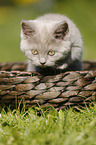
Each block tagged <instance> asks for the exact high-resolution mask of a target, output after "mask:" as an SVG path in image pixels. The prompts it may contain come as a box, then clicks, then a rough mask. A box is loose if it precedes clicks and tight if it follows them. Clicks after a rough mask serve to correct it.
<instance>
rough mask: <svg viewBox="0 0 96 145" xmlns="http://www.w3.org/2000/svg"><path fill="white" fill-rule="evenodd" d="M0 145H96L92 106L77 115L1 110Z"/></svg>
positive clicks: (70, 111)
mask: <svg viewBox="0 0 96 145" xmlns="http://www.w3.org/2000/svg"><path fill="white" fill-rule="evenodd" d="M38 111H39V114H38ZM0 145H96V105H95V106H94V107H92V106H90V107H89V108H87V107H85V109H83V110H81V109H78V111H77V110H74V109H72V108H69V109H67V110H59V111H56V110H55V109H54V108H47V109H40V108H36V109H35V110H34V109H32V108H29V109H28V110H27V111H24V110H22V111H21V112H20V111H19V109H17V110H13V111H11V110H9V111H8V112H5V110H4V109H3V110H2V111H1V115H0Z"/></svg>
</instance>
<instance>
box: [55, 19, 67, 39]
mask: <svg viewBox="0 0 96 145" xmlns="http://www.w3.org/2000/svg"><path fill="white" fill-rule="evenodd" d="M68 31H69V30H68V24H67V23H66V22H61V23H60V25H59V26H57V28H56V30H55V33H54V37H55V38H56V39H63V38H64V36H65V35H66V34H67V33H68Z"/></svg>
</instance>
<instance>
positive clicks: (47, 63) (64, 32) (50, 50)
mask: <svg viewBox="0 0 96 145" xmlns="http://www.w3.org/2000/svg"><path fill="white" fill-rule="evenodd" d="M21 50H22V51H23V53H24V54H25V56H26V57H27V58H28V67H27V71H37V72H39V73H41V74H43V75H54V74H58V73H60V72H65V71H71V70H72V71H75V70H82V63H81V58H82V51H83V43H82V39H81V34H80V32H79V30H78V28H77V27H76V25H75V24H74V23H73V22H72V21H71V20H70V19H69V18H67V17H66V16H64V15H60V14H46V15H44V16H41V17H39V18H37V19H35V20H23V21H22V22H21Z"/></svg>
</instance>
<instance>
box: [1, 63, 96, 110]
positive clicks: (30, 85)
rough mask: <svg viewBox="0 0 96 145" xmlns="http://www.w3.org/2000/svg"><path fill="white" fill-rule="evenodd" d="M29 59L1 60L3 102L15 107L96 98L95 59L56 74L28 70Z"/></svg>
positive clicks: (84, 101) (61, 105)
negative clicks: (47, 74) (78, 67)
mask: <svg viewBox="0 0 96 145" xmlns="http://www.w3.org/2000/svg"><path fill="white" fill-rule="evenodd" d="M26 66H27V63H26V62H19V63H1V64H0V106H1V107H3V106H5V105H7V106H8V107H10V108H16V106H18V104H19V105H20V106H21V107H22V106H23V105H24V104H25V106H26V107H30V106H41V107H45V106H53V107H55V108H56V109H61V108H65V107H69V106H73V107H76V106H79V107H80V106H84V105H88V104H90V103H93V101H95V100H96V61H83V67H84V71H69V72H65V73H61V74H58V75H54V76H45V77H44V76H42V75H40V74H38V73H36V72H32V73H31V72H26V71H25V70H26Z"/></svg>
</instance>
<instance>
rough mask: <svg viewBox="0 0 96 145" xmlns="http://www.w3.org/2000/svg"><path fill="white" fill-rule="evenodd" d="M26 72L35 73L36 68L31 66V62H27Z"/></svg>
mask: <svg viewBox="0 0 96 145" xmlns="http://www.w3.org/2000/svg"><path fill="white" fill-rule="evenodd" d="M27 71H36V68H35V66H34V65H33V64H32V61H31V60H28V65H27Z"/></svg>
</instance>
